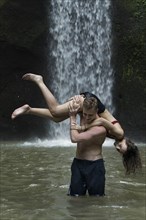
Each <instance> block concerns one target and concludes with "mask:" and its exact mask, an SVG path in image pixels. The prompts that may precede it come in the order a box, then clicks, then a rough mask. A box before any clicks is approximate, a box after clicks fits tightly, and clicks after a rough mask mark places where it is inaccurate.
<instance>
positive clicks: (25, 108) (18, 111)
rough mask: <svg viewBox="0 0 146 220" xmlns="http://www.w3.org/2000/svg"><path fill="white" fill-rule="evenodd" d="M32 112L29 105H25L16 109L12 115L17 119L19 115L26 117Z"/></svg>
mask: <svg viewBox="0 0 146 220" xmlns="http://www.w3.org/2000/svg"><path fill="white" fill-rule="evenodd" d="M29 110H30V106H29V105H27V104H26V105H23V106H21V107H20V108H17V109H15V111H14V112H13V113H12V115H11V118H12V119H15V118H16V117H18V116H19V115H25V114H28V112H29Z"/></svg>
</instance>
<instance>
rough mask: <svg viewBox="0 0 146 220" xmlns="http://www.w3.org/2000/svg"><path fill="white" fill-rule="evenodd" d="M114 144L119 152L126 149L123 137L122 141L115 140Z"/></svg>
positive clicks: (122, 152) (123, 151)
mask: <svg viewBox="0 0 146 220" xmlns="http://www.w3.org/2000/svg"><path fill="white" fill-rule="evenodd" d="M114 145H115V148H116V149H117V151H119V152H120V153H121V154H124V153H125V152H126V151H127V144H126V139H123V140H122V141H116V142H115V143H114Z"/></svg>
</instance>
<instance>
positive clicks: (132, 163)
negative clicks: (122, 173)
mask: <svg viewBox="0 0 146 220" xmlns="http://www.w3.org/2000/svg"><path fill="white" fill-rule="evenodd" d="M22 79H24V80H30V81H33V82H35V83H36V84H37V85H38V87H39V88H40V90H41V92H42V94H43V96H44V98H45V101H46V103H47V106H48V109H44V108H31V107H30V106H29V105H27V104H26V105H23V106H22V107H20V108H17V109H16V110H15V111H14V112H13V113H12V116H11V118H12V119H15V118H16V117H18V116H19V115H24V114H31V115H37V116H40V117H47V118H49V119H51V120H53V121H54V122H61V121H63V120H65V119H67V118H69V105H74V106H75V108H76V109H75V111H78V112H79V113H80V112H82V107H83V101H84V98H85V97H94V98H96V99H97V101H98V112H97V113H98V115H99V116H100V118H99V119H97V120H96V121H95V122H94V123H93V124H91V125H90V126H86V125H85V126H84V127H80V126H78V125H76V129H78V130H80V131H84V130H85V129H89V128H90V127H92V126H101V125H102V126H104V127H105V128H106V129H107V131H108V136H109V137H112V138H114V139H115V140H116V142H115V147H116V149H117V150H118V151H119V152H120V153H121V154H122V156H123V164H124V166H125V168H126V172H127V173H130V172H135V170H136V168H140V167H141V159H140V155H139V151H138V148H137V146H136V145H135V144H134V143H132V142H131V141H130V140H128V139H127V138H125V137H124V131H123V129H122V127H121V125H120V124H119V122H118V121H117V120H116V119H115V118H114V117H113V115H112V114H111V113H110V112H109V111H108V110H107V109H106V108H105V106H104V105H103V104H102V103H101V101H100V100H99V99H98V98H97V96H95V95H94V94H92V93H89V92H85V93H81V94H80V95H77V96H74V97H72V98H70V99H69V100H68V101H67V102H65V103H64V104H59V103H58V102H57V100H56V99H55V97H54V96H53V94H52V93H51V91H50V90H49V89H48V88H47V86H46V85H45V83H44V82H43V78H42V76H41V75H36V74H33V73H26V74H25V75H24V76H23V77H22Z"/></svg>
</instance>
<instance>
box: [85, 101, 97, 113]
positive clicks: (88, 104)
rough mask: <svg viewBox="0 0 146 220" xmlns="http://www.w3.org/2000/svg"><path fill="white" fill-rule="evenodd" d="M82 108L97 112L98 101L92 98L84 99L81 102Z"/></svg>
mask: <svg viewBox="0 0 146 220" xmlns="http://www.w3.org/2000/svg"><path fill="white" fill-rule="evenodd" d="M83 108H86V109H87V110H90V109H94V110H95V111H96V112H97V110H98V101H97V99H96V98H94V97H86V98H85V99H84V102H83Z"/></svg>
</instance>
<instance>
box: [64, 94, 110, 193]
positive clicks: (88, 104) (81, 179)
mask: <svg viewBox="0 0 146 220" xmlns="http://www.w3.org/2000/svg"><path fill="white" fill-rule="evenodd" d="M75 109H77V106H75ZM75 109H74V105H71V104H70V105H69V112H70V137H71V141H72V142H73V143H77V149H76V157H75V158H74V160H73V162H72V166H71V183H70V188H69V193H68V195H71V196H81V195H82V196H83V195H85V194H86V192H87V191H88V194H89V195H94V196H104V189H105V167H104V161H103V158H102V144H103V142H104V141H105V138H106V129H105V128H104V127H103V126H94V127H91V128H89V129H88V130H86V131H84V132H79V131H78V130H76V113H77V112H76V110H75ZM97 110H98V103H97V99H95V98H94V97H89V98H85V99H84V102H83V112H82V114H81V115H80V123H81V125H84V124H89V125H90V123H92V122H93V121H94V120H96V119H97V118H99V116H98V114H97Z"/></svg>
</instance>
